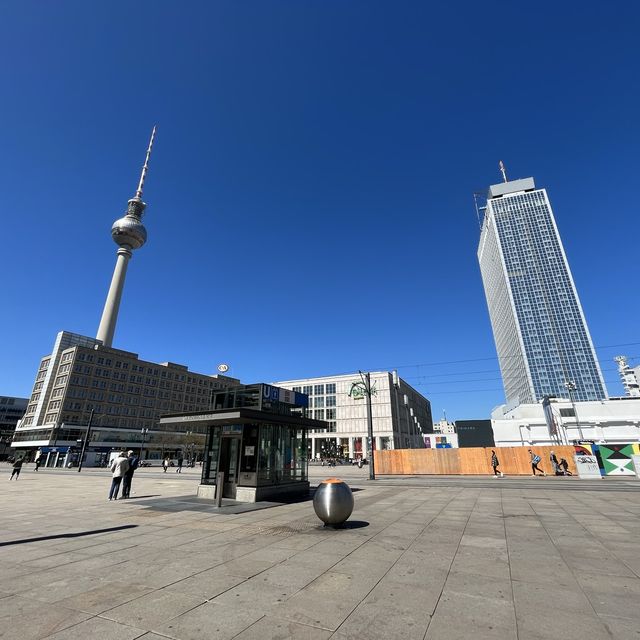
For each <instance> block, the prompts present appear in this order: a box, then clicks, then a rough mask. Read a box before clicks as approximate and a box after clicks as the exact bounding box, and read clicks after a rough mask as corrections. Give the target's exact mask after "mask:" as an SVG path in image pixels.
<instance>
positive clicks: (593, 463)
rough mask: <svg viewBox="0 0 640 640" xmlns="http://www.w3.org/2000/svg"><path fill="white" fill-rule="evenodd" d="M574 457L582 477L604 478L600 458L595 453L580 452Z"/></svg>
mask: <svg viewBox="0 0 640 640" xmlns="http://www.w3.org/2000/svg"><path fill="white" fill-rule="evenodd" d="M573 459H574V460H575V463H576V469H577V470H578V475H579V476H580V477H581V478H602V474H601V473H600V466H599V465H598V458H596V457H595V456H594V455H587V454H582V453H579V454H577V455H575V456H573Z"/></svg>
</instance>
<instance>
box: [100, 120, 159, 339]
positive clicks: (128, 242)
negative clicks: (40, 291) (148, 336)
mask: <svg viewBox="0 0 640 640" xmlns="http://www.w3.org/2000/svg"><path fill="white" fill-rule="evenodd" d="M155 135H156V128H155V127H154V128H153V131H152V132H151V140H150V141H149V147H148V148H147V155H146V157H145V161H144V165H143V167H142V174H141V176H140V182H139V183H138V188H137V190H136V194H135V196H134V197H133V198H131V200H129V203H128V206H127V212H126V214H125V215H124V216H123V217H122V218H119V219H118V220H116V221H115V222H114V223H113V226H112V227H111V237H112V238H113V241H114V242H115V243H116V244H117V245H118V246H119V249H118V251H117V256H118V257H117V259H116V266H115V269H114V270H113V277H112V278H111V286H110V287H109V293H108V294H107V299H106V301H105V303H104V310H103V311H102V318H101V319H100V326H99V327H98V333H97V335H96V338H97V339H98V340H100V341H102V344H103V345H104V346H105V347H110V346H111V344H112V342H113V335H114V333H115V330H116V323H117V321H118V311H119V309H120V301H121V300H122V291H123V290H124V280H125V277H126V275H127V266H128V265H129V259H130V258H131V256H132V255H133V250H134V249H139V248H140V247H141V246H142V245H144V243H145V242H146V241H147V230H146V229H145V227H144V225H143V224H142V215H143V214H144V210H145V208H146V206H147V205H146V204H145V203H144V202H143V201H142V189H143V187H144V181H145V178H146V176H147V170H148V168H149V158H150V156H151V149H152V148H153V141H154V139H155Z"/></svg>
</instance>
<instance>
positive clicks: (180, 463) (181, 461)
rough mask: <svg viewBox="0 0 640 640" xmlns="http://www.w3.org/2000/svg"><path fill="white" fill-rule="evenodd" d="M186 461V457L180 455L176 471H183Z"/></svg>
mask: <svg viewBox="0 0 640 640" xmlns="http://www.w3.org/2000/svg"><path fill="white" fill-rule="evenodd" d="M183 462H184V458H183V457H182V456H180V457H179V458H178V468H177V469H176V473H182V463H183Z"/></svg>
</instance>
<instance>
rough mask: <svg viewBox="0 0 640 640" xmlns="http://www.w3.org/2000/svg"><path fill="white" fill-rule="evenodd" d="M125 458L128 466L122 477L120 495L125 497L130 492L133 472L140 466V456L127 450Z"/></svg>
mask: <svg viewBox="0 0 640 640" xmlns="http://www.w3.org/2000/svg"><path fill="white" fill-rule="evenodd" d="M127 454H128V455H127V460H128V462H129V468H128V469H127V472H126V473H125V474H124V476H123V478H122V497H123V498H124V499H127V498H128V497H129V494H130V493H131V482H132V481H133V473H134V471H135V470H136V469H137V468H138V467H139V466H140V458H138V456H137V455H135V453H133V451H127Z"/></svg>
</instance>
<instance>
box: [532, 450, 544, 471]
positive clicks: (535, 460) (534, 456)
mask: <svg viewBox="0 0 640 640" xmlns="http://www.w3.org/2000/svg"><path fill="white" fill-rule="evenodd" d="M529 457H530V458H531V471H532V472H533V475H534V476H535V475H536V471H539V472H540V475H541V476H546V475H547V474H546V473H545V472H544V471H543V470H542V469H540V467H538V464H539V463H540V460H541V458H540V456H539V455H538V454H537V453H533V451H531V449H529Z"/></svg>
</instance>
